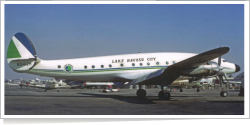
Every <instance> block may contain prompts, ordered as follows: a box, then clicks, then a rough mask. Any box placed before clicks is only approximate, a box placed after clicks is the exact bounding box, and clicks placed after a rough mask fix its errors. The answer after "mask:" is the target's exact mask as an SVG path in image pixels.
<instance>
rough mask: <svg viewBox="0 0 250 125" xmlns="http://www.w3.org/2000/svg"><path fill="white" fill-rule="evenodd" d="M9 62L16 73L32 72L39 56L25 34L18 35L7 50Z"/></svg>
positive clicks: (13, 38)
mask: <svg viewBox="0 0 250 125" xmlns="http://www.w3.org/2000/svg"><path fill="white" fill-rule="evenodd" d="M7 62H8V64H9V66H10V68H12V69H13V70H15V71H26V70H30V69H31V68H32V67H33V66H34V65H35V64H36V62H37V55H36V51H35V48H34V46H33V44H32V43H31V41H30V39H29V38H28V37H27V36H26V35H25V34H23V33H16V34H15V35H14V36H13V37H12V39H11V41H10V44H9V47H8V50H7Z"/></svg>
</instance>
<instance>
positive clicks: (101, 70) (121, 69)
mask: <svg viewBox="0 0 250 125" xmlns="http://www.w3.org/2000/svg"><path fill="white" fill-rule="evenodd" d="M162 68H163V67H145V68H119V69H100V70H80V71H79V70H73V72H72V73H84V72H106V71H125V70H145V69H162ZM32 70H33V71H39V72H56V73H59V72H62V73H65V71H64V70H47V69H32Z"/></svg>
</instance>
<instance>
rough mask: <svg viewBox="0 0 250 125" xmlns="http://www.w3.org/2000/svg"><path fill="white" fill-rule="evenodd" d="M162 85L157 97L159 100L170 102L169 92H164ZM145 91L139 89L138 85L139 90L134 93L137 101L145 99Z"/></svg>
mask: <svg viewBox="0 0 250 125" xmlns="http://www.w3.org/2000/svg"><path fill="white" fill-rule="evenodd" d="M163 87H164V86H163V85H161V91H160V92H159V93H158V97H159V99H160V100H170V96H171V95H170V92H169V91H164V89H163ZM146 94H147V93H146V91H145V90H144V89H141V85H139V89H138V90H137V92H136V95H137V98H138V99H145V98H146Z"/></svg>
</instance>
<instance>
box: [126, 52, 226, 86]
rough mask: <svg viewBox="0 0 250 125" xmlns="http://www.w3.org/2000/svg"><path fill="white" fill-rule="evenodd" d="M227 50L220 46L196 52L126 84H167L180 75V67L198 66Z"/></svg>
mask: <svg viewBox="0 0 250 125" xmlns="http://www.w3.org/2000/svg"><path fill="white" fill-rule="evenodd" d="M228 51H229V48H228V47H221V48H217V49H213V50H210V51H207V52H204V53H201V54H198V55H196V56H193V57H190V58H188V59H185V60H183V61H180V62H178V63H175V64H173V65H171V66H168V67H166V68H162V69H160V70H157V71H155V72H153V73H150V74H148V75H145V76H142V77H140V78H138V79H135V80H133V81H132V82H130V83H129V84H128V85H127V86H129V85H134V84H138V85H161V84H164V85H169V84H171V83H172V82H173V81H174V80H176V79H177V78H178V77H179V76H180V73H179V72H178V70H182V69H185V68H189V67H198V66H199V65H202V64H204V63H206V62H208V61H210V60H212V59H214V58H217V57H219V56H221V55H224V54H226V53H227V52H228Z"/></svg>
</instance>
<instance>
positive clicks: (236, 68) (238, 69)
mask: <svg viewBox="0 0 250 125" xmlns="http://www.w3.org/2000/svg"><path fill="white" fill-rule="evenodd" d="M234 65H235V72H238V71H240V66H239V65H237V64H234Z"/></svg>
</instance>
